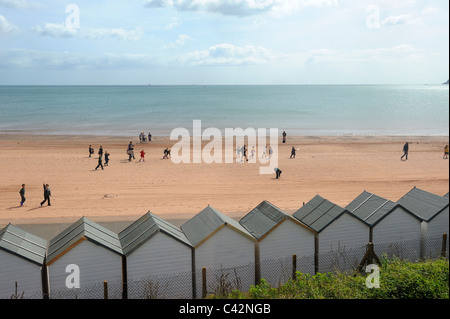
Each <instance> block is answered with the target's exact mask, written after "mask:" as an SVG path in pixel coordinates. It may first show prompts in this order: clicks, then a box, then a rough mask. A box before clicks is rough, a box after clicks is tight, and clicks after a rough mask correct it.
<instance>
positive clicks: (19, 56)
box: [0, 49, 155, 69]
mask: <svg viewBox="0 0 450 319" xmlns="http://www.w3.org/2000/svg"><path fill="white" fill-rule="evenodd" d="M154 60H155V59H154V58H153V57H151V56H149V55H145V54H115V53H104V54H101V55H94V56H91V55H85V54H75V53H69V52H56V51H36V50H24V49H7V50H2V49H0V68H45V69H105V68H117V69H120V68H141V67H142V66H145V65H151V64H152V63H153V62H154Z"/></svg>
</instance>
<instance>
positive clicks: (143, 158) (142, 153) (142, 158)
mask: <svg viewBox="0 0 450 319" xmlns="http://www.w3.org/2000/svg"><path fill="white" fill-rule="evenodd" d="M140 153H141V158H140V159H139V162H140V161H141V160H142V161H143V162H145V157H144V156H145V152H144V150H141V152H140Z"/></svg>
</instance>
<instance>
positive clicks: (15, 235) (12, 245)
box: [0, 224, 48, 265]
mask: <svg viewBox="0 0 450 319" xmlns="http://www.w3.org/2000/svg"><path fill="white" fill-rule="evenodd" d="M47 244H48V242H47V240H45V239H43V238H40V237H38V236H35V235H33V234H30V233H28V232H27V231H25V230H23V229H21V228H19V227H17V226H14V225H12V224H8V225H7V226H6V227H4V228H3V229H1V230H0V249H2V250H5V251H7V252H9V253H11V254H14V255H16V256H19V257H21V258H24V259H26V260H28V261H30V262H33V263H35V264H38V265H43V264H44V260H45V255H46V251H47Z"/></svg>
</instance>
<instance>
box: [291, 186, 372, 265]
mask: <svg viewBox="0 0 450 319" xmlns="http://www.w3.org/2000/svg"><path fill="white" fill-rule="evenodd" d="M293 216H294V217H295V218H296V219H297V220H299V221H300V222H301V223H303V224H304V225H306V226H307V227H309V228H310V229H311V230H312V231H314V234H315V238H314V242H315V248H314V250H315V252H314V256H315V263H314V264H315V272H324V271H331V270H333V269H334V267H337V266H338V263H339V267H340V268H341V269H342V268H343V267H346V265H342V262H344V261H343V260H341V259H340V258H339V256H342V254H343V253H344V252H345V256H346V260H347V261H345V262H347V263H350V264H349V265H348V266H349V267H353V266H355V265H357V263H358V262H360V261H361V259H362V256H363V254H364V252H363V254H361V251H363V250H364V247H365V246H366V245H367V243H368V228H367V225H366V224H365V223H363V222H362V221H361V220H360V219H358V218H356V217H355V216H353V215H352V214H350V213H349V212H348V211H347V210H345V209H344V208H342V207H340V206H338V205H336V204H334V203H332V202H331V201H329V200H327V199H325V198H323V197H321V196H319V195H316V196H315V197H314V198H313V199H311V200H310V201H309V202H307V203H306V204H305V205H304V206H303V207H301V208H300V209H299V210H297V211H296V212H295V213H294V214H293ZM339 253H341V254H339Z"/></svg>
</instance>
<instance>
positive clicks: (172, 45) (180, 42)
mask: <svg viewBox="0 0 450 319" xmlns="http://www.w3.org/2000/svg"><path fill="white" fill-rule="evenodd" d="M189 40H191V37H190V36H188V35H186V34H180V35H179V36H178V38H177V39H176V40H175V42H172V43H170V44H169V45H167V46H165V47H164V48H165V49H171V48H172V49H173V48H179V47H182V46H183V45H185V43H186V41H189Z"/></svg>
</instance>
